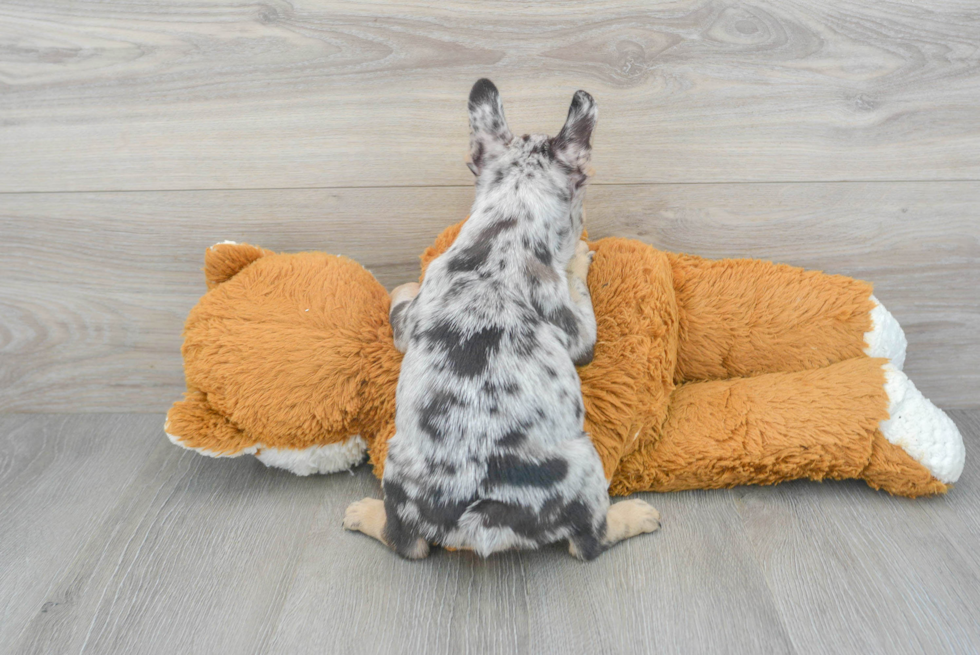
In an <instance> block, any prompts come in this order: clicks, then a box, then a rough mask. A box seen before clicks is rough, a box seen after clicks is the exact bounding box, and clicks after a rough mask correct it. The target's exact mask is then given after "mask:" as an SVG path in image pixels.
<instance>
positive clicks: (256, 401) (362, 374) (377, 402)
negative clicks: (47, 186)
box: [167, 244, 401, 473]
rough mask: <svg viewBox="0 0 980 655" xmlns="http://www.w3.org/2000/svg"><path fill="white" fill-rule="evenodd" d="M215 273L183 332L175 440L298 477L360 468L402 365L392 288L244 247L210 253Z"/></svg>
mask: <svg viewBox="0 0 980 655" xmlns="http://www.w3.org/2000/svg"><path fill="white" fill-rule="evenodd" d="M205 273H206V276H207V280H208V286H209V287H210V290H209V291H208V293H207V294H206V295H205V296H204V297H203V298H201V301H200V302H199V303H198V305H197V306H196V307H195V308H194V309H193V310H192V311H191V313H190V316H189V317H188V319H187V323H186V326H185V329H184V346H183V355H184V368H185V375H186V378H187V389H188V392H187V394H186V396H185V399H184V400H183V401H181V402H179V403H177V404H176V405H175V406H174V408H173V409H172V410H171V412H170V414H169V416H168V422H167V433H168V434H169V435H171V438H172V439H174V440H175V442H178V443H179V444H180V445H182V446H185V447H189V448H194V449H197V450H199V451H204V452H206V453H207V454H211V455H218V456H234V455H240V454H244V453H251V454H255V455H257V456H258V457H259V459H262V460H263V461H265V462H266V463H267V464H270V465H275V466H282V467H284V468H289V469H290V470H293V471H294V472H297V473H312V472H327V471H333V470H339V469H343V468H348V467H350V466H351V465H352V464H354V463H357V462H359V461H360V460H362V459H363V457H364V452H365V450H366V446H367V443H368V441H370V440H371V439H373V438H374V437H375V436H376V435H377V433H378V432H379V431H383V430H384V429H385V428H386V426H387V425H388V424H390V423H391V416H393V411H394V406H393V398H392V397H391V396H392V394H391V393H390V392H389V391H388V390H389V389H393V386H394V383H395V381H396V380H397V375H398V367H399V365H400V362H401V355H400V354H399V353H398V352H397V351H396V350H395V349H394V346H393V344H392V337H391V328H390V326H389V324H388V306H389V300H388V294H387V293H386V292H385V289H384V287H382V286H381V284H379V283H378V282H377V280H375V278H374V277H373V276H372V275H371V274H370V273H369V272H368V271H366V270H365V269H364V268H363V267H362V266H361V265H360V264H358V263H356V262H354V261H352V260H350V259H347V258H345V257H337V256H334V255H327V254H323V253H315V252H309V253H299V254H293V255H276V254H273V253H271V252H269V251H264V250H260V249H258V248H254V247H252V246H247V245H236V244H219V245H217V246H214V247H212V248H211V249H209V251H208V253H207V255H206V258H205ZM382 389H383V391H382Z"/></svg>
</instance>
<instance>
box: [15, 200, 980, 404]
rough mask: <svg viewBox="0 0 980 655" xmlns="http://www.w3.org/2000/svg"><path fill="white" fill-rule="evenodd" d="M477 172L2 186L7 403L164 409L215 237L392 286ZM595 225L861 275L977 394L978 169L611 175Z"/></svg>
mask: <svg viewBox="0 0 980 655" xmlns="http://www.w3.org/2000/svg"><path fill="white" fill-rule="evenodd" d="M472 194H473V191H472V188H455V187H453V188H422V189H414V188H409V189H395V188H387V189H323V190H289V191H283V190H279V191H273V190H265V191H262V190H252V191H207V192H191V191H188V192H145V193H144V192H133V193H77V194H76V193H72V194H8V195H0V238H2V241H3V242H4V244H5V246H6V248H5V254H4V257H2V258H0V351H2V353H3V356H2V357H0V411H60V412H73V411H143V412H147V411H150V412H159V411H164V410H165V409H166V408H167V407H168V406H169V404H170V403H171V402H173V400H175V399H176V398H177V397H179V395H180V393H181V392H182V391H183V372H182V369H181V359H180V343H181V339H180V332H181V328H182V326H183V321H184V318H185V317H186V315H187V312H188V311H189V310H190V308H191V307H192V306H193V305H194V303H195V302H196V301H197V299H198V298H199V297H200V295H201V294H203V293H204V290H205V287H204V282H203V275H202V273H201V270H200V269H201V266H202V261H203V252H204V250H205V248H207V247H208V246H209V245H211V244H213V243H216V242H219V241H223V240H225V239H232V240H235V241H239V242H245V241H247V242H252V243H257V244H259V245H262V246H265V247H267V248H272V249H274V250H286V251H296V250H324V251H327V252H332V253H338V254H344V255H347V256H350V257H352V258H354V259H355V260H357V261H359V262H361V263H363V264H364V265H365V266H366V267H367V268H368V269H370V270H371V271H373V272H374V273H375V274H376V275H377V276H378V278H379V279H380V280H381V281H382V283H384V284H385V285H387V286H388V287H389V288H390V287H393V286H394V285H396V284H399V283H401V282H405V281H408V280H411V279H413V278H414V277H416V276H417V273H418V255H419V254H420V253H421V252H422V250H423V249H424V248H425V247H426V246H427V245H429V244H430V243H431V242H432V240H433V239H434V237H435V235H436V234H438V233H439V231H440V230H441V229H442V228H443V227H445V226H446V225H449V224H451V223H453V222H456V221H458V220H460V219H461V218H463V217H464V216H465V215H466V213H467V210H468V208H469V204H470V202H471V201H472ZM586 207H587V216H588V221H587V224H588V227H589V230H590V234H591V235H592V236H593V237H603V236H610V235H618V236H624V237H633V238H638V239H641V240H643V241H646V242H648V243H652V244H653V245H655V246H657V247H660V248H663V249H666V250H675V251H684V252H691V253H695V254H701V255H704V256H709V257H760V258H765V259H774V260H776V261H781V262H787V263H792V264H797V265H801V266H806V267H809V268H816V269H823V270H826V271H829V272H833V273H843V274H847V275H852V276H855V277H860V278H863V279H866V280H870V281H873V282H874V283H875V288H876V294H877V295H878V297H879V298H880V299H881V301H882V302H883V303H884V304H885V306H886V307H888V308H889V309H890V310H891V311H892V312H893V313H894V314H895V316H896V317H897V319H898V320H899V322H900V323H901V324H902V325H903V326H904V328H905V330H906V333H907V334H908V337H909V358H908V363H907V369H906V370H907V371H908V373H909V375H910V376H911V377H912V379H913V380H914V381H915V382H916V384H917V385H918V386H919V388H920V389H921V390H922V391H923V393H925V394H926V395H927V396H928V397H930V398H932V399H933V400H934V401H935V402H937V403H938V404H940V405H941V406H945V407H978V406H980V334H978V332H977V330H976V326H977V325H978V324H980V301H978V295H977V289H978V288H980V209H978V208H980V183H977V182H957V183H952V182H930V183H916V184H909V183H849V184H730V185H729V184H719V185H684V184H670V185H621V186H609V185H606V186H603V185H597V186H595V187H594V188H592V189H590V191H589V196H588V198H587V201H586Z"/></svg>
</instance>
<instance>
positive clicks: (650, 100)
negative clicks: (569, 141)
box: [0, 0, 980, 191]
mask: <svg viewBox="0 0 980 655" xmlns="http://www.w3.org/2000/svg"><path fill="white" fill-rule="evenodd" d="M484 75H486V76H490V77H492V78H494V80H495V81H496V82H498V84H499V86H500V87H501V89H502V91H503V93H504V96H505V100H506V103H507V111H508V115H509V117H510V122H511V124H512V126H513V128H514V129H515V130H516V131H517V133H522V132H532V131H533V132H541V131H543V132H548V133H554V132H555V131H557V129H558V127H559V126H560V125H561V121H562V120H563V118H564V115H565V112H566V110H567V106H568V102H569V99H570V97H571V94H572V92H573V91H574V90H575V89H576V88H580V87H584V88H586V89H587V90H589V91H591V92H592V93H593V94H594V95H595V96H596V98H597V99H598V101H599V106H600V114H601V118H600V121H599V129H598V132H597V137H596V148H597V149H596V154H595V165H596V168H597V169H598V170H599V178H598V179H599V180H600V181H602V182H608V183H637V182H712V181H713V182H718V181H797V180H904V179H916V180H923V179H927V180H941V179H980V13H978V12H977V11H976V5H975V3H974V2H972V0H930V2H928V3H922V2H918V1H917V0H900V1H895V2H888V3H886V4H882V3H877V2H874V1H873V0H858V1H855V2H849V3H846V4H843V5H842V4H841V3H839V2H834V1H832V0H815V1H806V2H796V1H794V2H779V3H773V2H764V1H760V2H753V3H742V2H729V1H722V0H680V1H678V2H664V3H649V2H644V1H641V0H602V1H600V2H590V3H588V5H578V6H577V5H575V4H574V3H567V2H541V3H516V2H507V1H496V2H486V3H466V2H445V3H443V2H440V3H434V2H413V3H403V2H393V1H391V0H387V1H375V2H353V1H351V2H331V1H329V0H297V1H295V2H290V3H287V2H280V1H279V0H272V1H270V2H263V3H253V2H245V1H243V0H210V1H205V2H201V1H199V0H174V1H169V2H163V1H160V0H157V1H148V2H142V1H140V2H137V1H135V0H126V1H121V2H113V3H103V2H96V1H94V0H92V1H83V2H64V1H59V0H45V1H44V2H36V1H35V0H4V2H3V3H0V85H2V89H3V93H0V117H2V119H0V146H2V147H0V191H64V190H123V189H127V190H132V189H188V188H191V189H197V188H210V189H215V188H257V187H264V188H269V187H277V188H280V187H290V188H296V187H328V186H329V187H336V186H378V185H398V186H409V185H412V186H414V185H441V184H461V183H466V182H467V180H468V176H469V173H468V172H467V170H466V168H465V167H464V166H463V164H462V158H463V156H464V154H465V150H466V141H467V124H466V114H465V99H466V94H467V91H468V89H469V87H470V85H471V84H472V83H473V81H474V80H475V79H476V78H478V77H481V76H484Z"/></svg>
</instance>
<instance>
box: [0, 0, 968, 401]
mask: <svg viewBox="0 0 980 655" xmlns="http://www.w3.org/2000/svg"><path fill="white" fill-rule="evenodd" d="M480 76H489V77H491V78H493V79H494V80H495V81H496V82H497V84H498V86H499V87H500V88H501V90H502V92H503V94H504V99H505V104H506V107H507V112H508V117H509V120H510V123H511V126H512V128H513V129H514V130H515V131H516V132H518V133H522V132H525V131H528V132H530V131H545V132H551V133H554V132H555V131H556V130H557V128H558V127H559V126H560V124H561V122H562V120H563V118H564V114H565V111H566V109H567V103H568V100H569V98H570V96H571V94H572V92H573V91H574V90H575V89H576V88H580V87H581V88H585V89H587V90H589V91H590V92H592V93H593V95H594V96H595V97H596V98H597V100H598V102H599V105H600V120H599V128H598V131H597V135H596V139H595V156H594V165H595V168H596V171H597V174H596V176H595V179H594V184H593V187H592V189H591V190H590V191H589V197H588V200H587V211H588V219H589V229H590V233H591V234H592V235H593V236H595V237H601V236H608V235H620V236H629V237H634V238H638V239H642V240H644V241H647V242H649V243H652V244H654V245H656V246H657V247H662V248H664V249H670V250H682V251H687V252H692V253H697V254H701V255H705V256H711V257H726V256H751V257H762V258H766V259H774V260H777V261H784V262H788V263H794V264H798V265H802V266H807V267H813V268H820V269H824V270H827V271H831V272H835V273H845V274H849V275H854V276H858V277H861V278H864V279H867V280H870V281H873V282H875V283H876V293H877V295H878V297H879V298H880V299H881V300H882V302H883V303H885V305H886V306H887V307H889V309H891V310H892V311H893V313H894V314H895V316H896V317H897V318H898V319H899V321H900V322H901V323H902V324H903V326H905V328H906V331H907V333H908V336H909V341H910V348H909V361H908V365H907V371H908V372H909V374H910V375H911V376H912V378H913V379H914V380H915V381H916V383H917V384H918V386H919V387H920V388H921V389H922V390H923V392H924V393H926V395H928V396H930V397H931V398H933V399H934V400H935V401H936V402H937V403H939V404H940V405H942V406H945V407H980V333H978V330H977V329H976V326H977V325H980V291H978V288H980V12H978V11H977V9H976V5H975V3H973V2H972V1H970V0H961V1H946V2H943V1H936V0H930V2H928V3H920V2H915V1H913V0H902V1H898V2H891V3H888V4H887V6H885V5H882V4H881V3H877V2H873V0H857V1H855V2H850V3H846V4H841V3H838V2H832V1H830V0H817V1H811V2H780V3H766V2H755V3H736V2H723V1H706V0H690V1H688V0H682V1H679V2H659V3H657V2H655V3H650V2H629V1H612V0H601V1H599V2H594V3H565V2H543V3H533V4H528V3H516V2H503V1H499V2H483V3H463V2H438V3H436V2H414V3H403V2H391V1H389V2H382V1H362V2H329V1H326V0H297V1H295V2H292V3H286V2H278V1H276V0H272V1H269V2H264V3H251V2H244V1H242V2H236V1H234V0H186V1H183V2H182V1H178V0H173V1H169V2H160V1H156V0H118V1H116V2H113V3H103V2H94V1H93V2H86V1H80V2H68V1H67V0H2V1H0V245H2V246H3V251H2V256H0V411H15V412H34V411H54V412H77V411H138V412H160V411H164V410H166V408H167V407H168V406H169V404H170V403H171V402H172V401H173V400H174V399H176V398H177V397H178V395H179V393H180V391H181V390H182V388H183V378H182V374H181V362H180V356H179V347H180V328H181V325H182V322H183V318H184V316H185V315H186V313H187V311H188V310H189V309H190V307H191V306H192V305H193V304H194V302H195V300H196V299H197V297H198V296H199V295H200V294H201V293H203V291H204V285H203V281H202V278H201V274H200V267H201V257H202V254H203V250H204V249H205V248H206V247H207V246H208V245H210V244H212V243H214V242H216V241H221V240H225V239H232V240H236V241H250V242H254V243H258V244H261V245H263V246H265V247H268V248H273V249H277V250H305V249H322V250H327V251H330V252H335V253H342V254H346V255H349V256H351V257H354V258H356V259H357V260H358V261H361V262H363V263H364V264H365V265H366V266H367V267H368V268H369V269H371V270H372V271H374V272H375V274H377V275H378V277H379V278H380V279H381V280H382V281H383V282H384V283H385V284H386V285H388V286H392V285H394V284H397V283H399V282H401V281H405V280H407V279H410V278H412V277H414V275H415V273H416V269H417V259H416V258H417V255H418V253H419V252H421V250H422V249H423V248H424V247H425V246H426V245H427V244H428V243H429V242H430V241H431V240H432V238H433V237H434V236H435V234H437V233H438V231H439V230H440V229H441V228H442V227H444V226H445V225H447V224H449V223H452V222H455V221H457V220H460V219H461V218H463V217H464V216H465V215H466V212H467V208H468V205H469V202H470V200H471V198H472V188H471V184H472V176H471V175H470V173H469V172H468V171H467V169H466V167H465V166H464V165H463V158H464V156H465V151H466V141H467V125H466V113H465V99H466V93H467V91H468V89H469V86H470V85H471V84H472V82H473V81H474V80H475V79H476V78H478V77H480Z"/></svg>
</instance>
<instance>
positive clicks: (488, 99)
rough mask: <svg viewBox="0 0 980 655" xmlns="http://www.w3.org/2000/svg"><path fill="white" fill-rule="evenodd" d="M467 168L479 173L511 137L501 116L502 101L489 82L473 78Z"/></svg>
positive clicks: (501, 150)
mask: <svg viewBox="0 0 980 655" xmlns="http://www.w3.org/2000/svg"><path fill="white" fill-rule="evenodd" d="M468 106H469V110H470V161H471V162H472V163H471V165H470V170H471V171H473V174H474V175H479V174H480V171H481V170H482V169H483V166H484V165H485V164H486V163H487V162H489V161H490V160H491V159H493V158H494V157H496V156H497V155H499V154H500V153H502V152H503V151H504V149H505V148H506V147H507V145H508V144H509V143H510V141H511V139H513V138H514V136H513V135H512V134H511V133H510V128H509V127H507V119H506V118H504V103H503V101H502V100H501V99H500V92H499V91H497V87H495V86H494V85H493V82H491V81H490V80H488V79H486V78H483V79H481V80H477V82H476V84H474V85H473V89H472V90H471V91H470V101H469V104H468Z"/></svg>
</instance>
